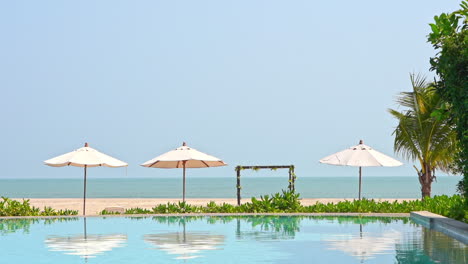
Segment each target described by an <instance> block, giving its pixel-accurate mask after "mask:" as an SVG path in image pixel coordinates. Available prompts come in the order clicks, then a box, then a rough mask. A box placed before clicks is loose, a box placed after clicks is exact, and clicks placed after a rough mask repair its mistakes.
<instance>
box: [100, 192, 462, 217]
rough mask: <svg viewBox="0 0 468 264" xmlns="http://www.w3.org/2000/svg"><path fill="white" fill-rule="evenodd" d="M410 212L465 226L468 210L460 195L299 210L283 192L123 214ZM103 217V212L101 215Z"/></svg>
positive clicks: (296, 200) (293, 196)
mask: <svg viewBox="0 0 468 264" xmlns="http://www.w3.org/2000/svg"><path fill="white" fill-rule="evenodd" d="M411 211H430V212H433V213H435V214H440V215H443V216H446V217H450V218H453V219H457V220H460V221H465V222H468V221H467V220H468V209H467V208H466V207H465V202H464V198H463V197H462V196H460V195H454V196H447V195H441V196H434V197H433V198H426V199H424V201H421V200H414V201H402V202H397V201H394V202H387V201H382V202H380V201H375V200H374V199H363V200H353V201H342V202H338V203H326V204H324V203H319V202H317V203H316V204H314V205H309V206H302V205H301V203H300V199H299V194H298V193H294V192H290V191H283V192H282V193H276V194H273V195H271V196H270V195H263V196H260V199H257V198H252V199H251V200H250V202H247V203H244V204H241V205H239V206H235V205H231V204H226V203H223V204H216V203H215V202H213V201H210V202H209V203H208V204H207V205H206V206H196V205H189V204H187V203H186V202H178V203H167V204H160V205H157V206H155V207H153V208H152V209H151V210H148V209H142V208H131V209H128V210H126V211H125V214H151V213H152V214H173V213H178V214H183V213H409V212H411ZM101 214H105V212H104V211H103V212H101Z"/></svg>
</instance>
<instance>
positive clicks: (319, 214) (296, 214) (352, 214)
mask: <svg viewBox="0 0 468 264" xmlns="http://www.w3.org/2000/svg"><path fill="white" fill-rule="evenodd" d="M263 215H265V216H365V217H410V214H407V213H393V214H391V213H211V214H207V213H200V214H197V213H187V214H115V215H89V216H88V215H87V216H86V218H92V217H145V216H146V217H153V216H161V217H170V216H263ZM77 217H78V218H81V217H84V216H83V215H62V216H0V220H2V219H25V218H35V219H47V218H77Z"/></svg>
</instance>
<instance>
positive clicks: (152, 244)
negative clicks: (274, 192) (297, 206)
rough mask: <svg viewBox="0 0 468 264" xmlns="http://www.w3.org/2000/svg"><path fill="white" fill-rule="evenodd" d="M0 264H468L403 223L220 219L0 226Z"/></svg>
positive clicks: (451, 245)
mask: <svg viewBox="0 0 468 264" xmlns="http://www.w3.org/2000/svg"><path fill="white" fill-rule="evenodd" d="M0 253H1V260H2V261H0V262H1V263H116V264H118V263H142V264H144V263H223V264H224V263H468V247H467V246H466V245H465V244H463V243H461V242H458V241H457V240H454V239H452V238H450V237H447V236H446V235H444V234H442V233H439V232H437V231H433V230H429V229H426V228H424V227H422V226H420V225H417V224H416V223H413V222H412V221H411V220H409V219H408V218H383V217H362V218H359V217H306V216H289V217H288V216H223V217H221V216H219V217H210V216H206V217H202V216H197V217H195V216H186V217H175V216H167V217H107V218H106V217H88V218H86V219H85V218H78V217H75V218H48V219H8V220H7V219H2V220H0Z"/></svg>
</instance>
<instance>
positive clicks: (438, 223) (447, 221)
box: [410, 211, 468, 244]
mask: <svg viewBox="0 0 468 264" xmlns="http://www.w3.org/2000/svg"><path fill="white" fill-rule="evenodd" d="M410 216H411V219H412V220H413V221H415V222H416V223H418V224H420V225H422V226H424V227H426V228H429V229H433V230H436V231H439V232H442V233H444V234H446V235H447V236H449V237H452V238H454V239H456V240H458V241H460V242H462V243H464V244H468V224H466V223H463V222H460V221H457V220H455V219H452V218H448V217H445V216H442V215H438V214H434V213H431V212H428V211H416V212H411V213H410Z"/></svg>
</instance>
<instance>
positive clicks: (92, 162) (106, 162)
mask: <svg viewBox="0 0 468 264" xmlns="http://www.w3.org/2000/svg"><path fill="white" fill-rule="evenodd" d="M44 163H45V164H46V165H49V166H52V167H64V166H75V167H84V190H83V215H86V169H87V168H88V167H101V166H104V167H112V168H117V167H126V166H128V164H127V163H125V162H123V161H121V160H118V159H116V158H113V157H111V156H108V155H106V154H103V153H101V152H99V151H97V150H95V149H93V148H90V147H89V146H88V143H85V146H84V147H82V148H79V149H77V150H74V151H72V152H69V153H66V154H63V155H60V156H58V157H55V158H52V159H49V160H46V161H44Z"/></svg>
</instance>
